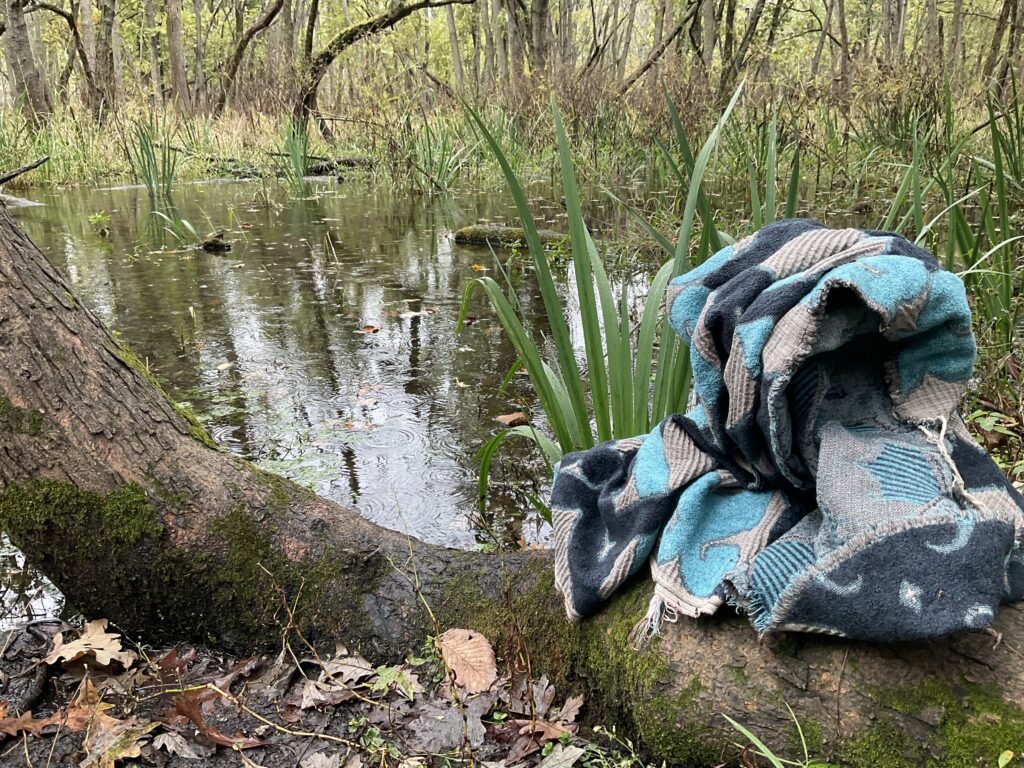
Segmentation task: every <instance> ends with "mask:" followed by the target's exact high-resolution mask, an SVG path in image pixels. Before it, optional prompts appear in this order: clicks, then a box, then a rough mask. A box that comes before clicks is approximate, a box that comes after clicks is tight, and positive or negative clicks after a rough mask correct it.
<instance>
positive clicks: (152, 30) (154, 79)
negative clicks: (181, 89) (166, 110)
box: [143, 0, 164, 107]
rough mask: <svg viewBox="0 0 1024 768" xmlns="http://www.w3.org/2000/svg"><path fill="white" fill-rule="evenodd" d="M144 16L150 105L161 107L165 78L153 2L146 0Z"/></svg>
mask: <svg viewBox="0 0 1024 768" xmlns="http://www.w3.org/2000/svg"><path fill="white" fill-rule="evenodd" d="M143 15H144V17H145V21H146V44H147V47H148V49H149V94H150V96H149V98H150V105H151V106H153V107H159V106H160V105H161V104H163V100H164V88H163V77H162V76H161V73H160V30H159V29H158V28H157V26H156V12H155V11H154V9H153V0H145V3H144V6H143Z"/></svg>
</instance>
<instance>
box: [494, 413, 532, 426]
mask: <svg viewBox="0 0 1024 768" xmlns="http://www.w3.org/2000/svg"><path fill="white" fill-rule="evenodd" d="M494 420H495V421H496V422H498V423H499V424H503V425H505V426H506V427H522V426H525V425H526V424H529V423H530V417H529V416H527V415H526V414H525V413H523V412H522V411H515V412H514V413H506V414H504V415H503V416H495V417H494Z"/></svg>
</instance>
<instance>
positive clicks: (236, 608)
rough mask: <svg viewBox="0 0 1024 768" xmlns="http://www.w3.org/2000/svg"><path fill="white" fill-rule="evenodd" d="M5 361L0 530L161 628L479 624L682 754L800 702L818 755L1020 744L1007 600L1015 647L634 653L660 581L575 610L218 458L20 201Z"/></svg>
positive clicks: (382, 630) (2, 248) (693, 627)
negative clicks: (24, 216)
mask: <svg viewBox="0 0 1024 768" xmlns="http://www.w3.org/2000/svg"><path fill="white" fill-rule="evenodd" d="M0 371H3V372H4V373H3V375H2V376H0V525H2V526H3V529H4V530H5V531H6V532H7V533H8V534H9V535H10V537H11V539H12V540H13V541H14V542H15V543H16V544H17V545H18V546H19V547H20V548H21V549H22V551H23V552H24V553H25V555H26V557H27V558H28V559H29V561H30V562H31V563H33V564H34V565H35V566H37V567H39V568H40V569H41V570H42V571H43V572H44V573H45V574H47V575H48V576H49V577H50V578H51V579H52V580H53V581H54V583H56V584H57V586H58V587H60V588H61V589H62V590H63V591H64V593H65V595H66V596H67V598H68V600H69V601H70V602H71V604H72V605H73V606H75V607H76V608H77V609H79V610H83V611H85V612H86V614H87V615H89V616H95V617H100V616H103V617H107V618H109V619H111V620H112V621H113V622H115V623H116V624H117V626H118V628H119V629H121V630H123V631H126V632H129V633H132V634H136V635H139V634H141V635H142V636H143V637H144V638H145V639H146V640H148V641H157V640H162V641H167V640H172V639H174V640H180V639H184V638H200V639H202V640H204V641H207V642H210V641H215V642H217V643H220V644H224V645H227V646H230V647H233V648H235V649H242V648H251V647H252V646H253V645H255V644H269V645H279V644H280V643H281V642H282V641H287V640H288V639H289V638H290V636H291V632H292V631H293V630H294V629H296V628H299V629H301V630H302V631H303V633H304V635H305V636H306V637H307V638H309V639H310V640H311V641H312V642H316V643H320V644H330V643H331V642H332V641H333V640H334V639H343V640H345V642H347V643H348V644H349V646H350V647H355V648H358V649H359V650H360V651H362V652H363V653H365V654H367V655H368V656H370V657H371V658H373V659H379V660H385V659H397V658H401V657H402V656H404V655H405V654H406V653H408V652H409V651H410V650H411V649H415V648H417V647H419V644H420V643H421V642H422V641H423V639H424V637H425V636H426V635H427V634H433V633H435V632H437V631H438V629H442V630H443V629H445V628H448V627H451V626H463V627H468V628H472V629H477V630H479V631H481V632H483V633H484V634H485V635H486V636H488V637H489V638H490V639H491V640H492V641H494V642H495V644H496V646H497V649H498V651H499V655H501V656H503V658H505V659H506V660H510V663H514V660H516V659H523V658H528V659H529V665H530V669H531V670H532V672H533V673H534V674H539V673H540V672H542V671H546V672H547V673H548V674H549V675H550V676H551V678H552V679H553V680H555V681H556V683H557V684H559V685H565V686H572V687H577V688H578V687H583V688H585V689H586V691H587V693H588V702H589V712H590V714H591V717H595V718H598V719H600V720H601V721H603V722H605V723H616V724H618V726H619V728H620V733H623V732H624V733H626V734H630V735H634V736H636V737H637V738H638V739H639V741H640V745H641V747H642V748H643V749H645V750H647V751H649V752H650V753H651V754H652V755H653V756H654V757H655V758H656V759H657V760H658V761H661V760H665V761H667V762H668V763H669V764H672V765H709V764H718V763H722V762H729V763H732V762H733V761H734V760H735V759H736V758H737V757H738V756H739V755H738V750H737V749H736V748H735V747H734V746H732V744H733V742H735V741H737V740H738V739H739V737H738V735H737V734H736V733H735V732H734V731H733V730H732V729H731V727H730V726H729V725H728V724H727V722H726V721H725V720H724V718H722V717H721V715H723V714H724V715H729V716H730V717H733V718H735V719H737V720H738V721H740V722H742V723H743V724H744V725H746V726H747V727H749V728H750V729H751V730H753V731H754V732H755V733H756V734H758V735H759V736H760V737H761V738H762V739H763V740H764V741H765V743H766V744H767V745H768V746H769V747H770V748H773V749H775V750H778V751H780V753H782V754H790V755H793V756H795V754H794V752H795V751H796V749H797V747H795V746H794V745H797V744H799V741H798V740H797V737H796V733H795V730H794V728H793V724H792V721H791V720H790V715H789V714H788V712H787V711H786V709H785V707H784V706H783V703H785V704H786V705H788V706H790V707H792V710H793V712H794V714H795V716H796V717H797V718H798V720H799V722H800V724H801V726H802V727H803V730H804V733H805V734H807V735H808V737H809V743H810V746H811V749H812V750H813V751H814V753H815V754H816V755H818V756H823V757H829V758H830V759H832V760H833V762H837V763H839V764H842V765H844V766H851V767H852V768H861V767H862V766H865V767H866V766H873V767H874V766H879V765H886V766H890V765H904V764H906V765H911V764H913V765H920V764H923V763H924V762H926V761H927V760H935V761H937V762H938V763H939V764H942V765H952V766H972V765H975V764H977V763H976V758H984V759H985V760H986V761H987V764H990V763H991V762H992V761H993V760H994V759H995V757H996V756H997V755H998V754H999V752H1000V751H1001V750H1002V749H1004V748H1018V747H1019V739H1020V733H1021V729H1022V728H1024V708H1022V703H1024V653H1022V652H1021V651H1020V650H1019V647H1018V644H1019V643H1020V641H1021V639H1022V638H1024V610H1022V609H1021V607H1020V606H1019V605H1017V606H1007V607H1004V608H1003V609H1002V611H1001V612H1000V615H999V617H998V620H997V623H996V626H997V628H998V629H999V630H1000V631H1001V632H1002V633H1003V637H1002V641H1001V642H998V643H997V642H995V641H994V640H993V639H992V638H991V637H988V636H986V635H962V636H957V637H954V638H950V639H946V640H941V641H934V642H930V643H916V644H903V645H872V644H866V643H853V642H848V641H844V640H840V639H837V638H828V637H821V636H810V635H785V636H780V637H773V638H771V639H769V640H768V641H767V642H759V641H758V639H757V637H756V635H755V633H754V632H753V630H752V629H751V627H750V626H749V624H748V623H747V622H746V621H745V620H743V619H739V618H737V617H735V616H731V617H730V616H720V617H716V618H713V619H710V620H702V621H693V620H689V619H681V620H680V621H679V622H678V623H675V624H668V625H666V626H665V629H664V631H663V635H662V637H661V638H660V639H659V640H656V641H655V646H654V647H653V648H650V649H648V650H646V651H643V652H636V651H633V650H632V649H630V648H629V646H628V639H627V638H628V634H629V630H630V628H631V627H632V626H633V624H634V623H635V622H636V621H637V620H638V619H639V618H640V617H641V616H642V615H643V614H644V612H645V609H646V604H647V600H648V598H649V597H650V593H651V585H650V583H649V581H648V580H647V579H646V578H640V579H637V580H634V581H633V582H632V583H631V584H630V585H629V586H628V587H627V588H626V589H624V590H623V591H622V592H621V593H620V594H619V595H618V596H617V597H616V598H615V599H614V600H613V601H612V602H611V603H610V605H609V606H608V607H607V608H606V609H605V610H604V611H603V612H602V613H601V614H599V615H598V616H596V617H594V618H592V619H588V620H587V621H584V622H581V623H578V624H571V623H569V622H567V621H566V620H565V618H564V614H563V612H562V605H561V600H560V599H558V598H557V597H556V596H555V594H554V592H553V589H552V583H553V579H552V575H551V567H550V566H551V562H550V558H549V557H548V556H547V555H546V553H543V552H540V553H537V552H534V553H516V554H506V555H492V554H484V553H479V552H462V551H455V550H450V549H445V548H442V547H437V546H433V545H428V544H424V543H422V542H419V541H417V540H415V539H410V538H407V537H405V536H403V535H401V534H398V533H395V532H392V531H386V530H383V529H381V528H379V527H377V526H375V525H373V524H371V523H369V522H367V521H366V520H364V519H362V518H361V517H359V515H358V514H356V513H354V512H352V511H351V510H348V509H346V508H343V507H341V506H339V505H337V504H334V503H333V502H329V501H326V500H325V499H322V498H319V497H317V496H316V495H314V494H313V493H311V492H310V491H308V490H305V489H303V488H301V487H299V486H297V485H295V484H294V483H291V482H289V481H287V480H284V479H283V478H279V477H275V476H272V475H269V474H266V473H264V472H261V471H260V470H258V469H256V468H255V467H253V466H252V465H251V464H249V463H247V462H245V461H243V460H241V459H239V458H237V457H234V456H232V455H230V454H229V453H227V452H224V451H222V450H219V449H218V448H217V447H216V446H215V445H213V444H212V442H211V441H210V439H209V437H208V436H207V435H206V433H205V432H204V431H203V430H202V428H201V427H199V426H198V425H197V424H195V423H194V422H191V421H190V420H189V419H188V418H187V417H186V416H185V415H184V414H183V413H182V412H181V411H180V410H179V409H178V408H177V407H176V406H175V405H174V404H173V403H172V402H171V401H170V400H169V399H168V398H167V397H166V395H164V394H163V392H162V391H160V390H159V388H158V385H156V384H155V382H154V380H153V379H152V377H151V376H150V375H149V374H148V373H147V372H146V370H145V367H144V365H143V364H142V363H140V362H139V361H138V360H137V359H136V358H135V357H133V356H132V355H131V354H130V353H128V352H127V351H126V350H125V349H123V348H122V347H120V346H119V344H118V342H117V341H116V340H115V339H114V338H113V337H112V336H111V335H110V334H109V333H108V332H107V331H106V330H105V329H104V328H103V327H102V326H101V325H100V323H99V322H98V321H97V320H96V318H95V317H94V316H93V315H92V314H91V313H90V312H89V311H88V310H87V309H86V308H85V307H84V306H83V305H82V303H81V302H80V301H79V299H78V298H77V297H76V296H75V294H74V290H73V288H72V287H71V285H70V284H69V283H68V282H67V281H66V280H65V279H64V277H63V276H62V275H61V274H60V273H59V272H58V271H57V270H55V269H54V268H53V267H52V266H51V265H50V264H49V263H48V262H47V261H46V259H45V257H44V256H43V255H42V254H41V253H40V252H39V251H38V250H37V249H36V248H35V247H34V246H33V245H32V243H31V242H30V241H29V240H28V239H27V238H26V237H25V236H24V234H22V233H21V232H20V231H19V230H18V229H17V227H16V226H15V225H14V224H13V222H12V221H11V219H10V218H9V216H8V215H7V213H6V211H4V210H0ZM285 605H286V606H287V607H288V609H289V610H288V611H287V612H286V611H285V610H284V609H283V608H282V606H285ZM426 606H430V612H428V611H427V610H426ZM435 622H436V623H435Z"/></svg>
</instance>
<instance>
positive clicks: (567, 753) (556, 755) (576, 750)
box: [537, 744, 586, 768]
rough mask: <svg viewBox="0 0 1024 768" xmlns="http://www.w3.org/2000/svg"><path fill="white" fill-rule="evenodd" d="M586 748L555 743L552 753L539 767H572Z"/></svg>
mask: <svg viewBox="0 0 1024 768" xmlns="http://www.w3.org/2000/svg"><path fill="white" fill-rule="evenodd" d="M585 751H586V750H584V749H582V748H580V747H572V746H568V747H566V746H563V745H561V744H557V745H555V748H554V749H552V750H551V754H549V755H548V756H547V757H545V758H544V759H543V760H542V761H541V762H540V764H539V765H538V766H537V768H572V766H574V765H575V764H576V761H577V760H579V759H580V758H581V757H582V756H583V753H584V752H585Z"/></svg>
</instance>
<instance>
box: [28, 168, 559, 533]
mask: <svg viewBox="0 0 1024 768" xmlns="http://www.w3.org/2000/svg"><path fill="white" fill-rule="evenodd" d="M311 192H312V194H311V195H310V196H309V197H308V198H307V199H304V200H298V201H296V200H286V199H285V197H284V195H283V194H282V193H281V192H280V191H279V190H274V189H271V190H269V191H268V190H267V189H266V188H265V187H263V186H261V185H260V184H258V183H257V184H204V185H195V186H189V187H182V188H181V189H180V190H179V192H178V194H177V197H176V204H175V206H174V207H173V208H168V209H165V210H163V211H162V215H160V216H155V215H154V214H153V213H152V212H151V211H150V209H149V201H148V199H147V198H146V195H145V193H144V192H143V191H141V190H138V189H124V188H122V189H111V190H100V191H87V190H75V191H68V192H58V193H53V194H44V195H38V196H37V197H36V199H37V200H39V201H40V202H43V203H45V206H43V207H33V208H21V209H18V210H17V211H16V215H17V217H18V219H19V220H20V222H21V223H22V225H23V226H24V227H25V229H26V230H27V231H28V233H29V235H30V236H31V237H32V238H33V240H35V242H36V243H37V244H38V245H39V246H40V248H41V249H42V250H43V252H44V253H46V254H47V256H48V257H49V258H50V259H52V260H53V261H54V262H55V263H56V264H58V265H59V266H61V267H63V268H64V269H65V270H66V271H67V273H68V275H69V277H70V279H71V281H72V282H73V284H74V285H75V287H76V289H77V291H78V292H79V294H80V295H81V296H82V299H83V301H85V303H86V304H87V305H88V306H89V307H90V308H91V309H92V310H93V311H94V312H95V313H96V314H97V315H98V316H99V317H100V318H101V319H102V320H103V321H104V322H105V323H106V324H107V325H108V326H109V327H110V328H112V329H114V330H115V331H116V332H117V333H119V334H120V336H121V338H122V339H123V340H124V341H125V342H126V343H127V344H128V345H129V346H130V347H131V348H132V349H133V350H134V351H135V352H136V353H137V354H138V356H139V357H140V358H141V359H143V360H144V361H146V362H147V364H148V365H149V366H150V368H151V370H152V371H153V372H154V373H155V374H156V375H157V377H159V378H160V379H161V381H163V382H165V383H166V385H167V387H168V390H169V391H170V393H171V395H172V396H173V397H175V398H176V399H178V400H180V401H184V402H187V403H188V404H190V405H191V407H192V408H193V409H194V410H195V411H196V412H197V414H198V415H199V417H200V418H201V420H202V421H203V422H204V423H205V424H207V425H208V427H209V428H210V430H211V432H212V434H213V435H214V436H215V438H216V439H217V440H218V441H219V442H220V443H221V444H222V445H224V446H226V447H227V448H229V449H230V450H232V451H234V452H236V453H238V454H240V455H243V456H246V457H248V458H251V459H253V460H255V461H257V462H259V463H260V464H261V465H263V466H265V467H267V468H268V469H271V470H274V471H278V472H282V473H284V474H287V475H289V476H291V477H293V478H295V479H297V480H299V481H300V482H303V483H305V484H307V485H309V486H310V487H312V488H314V489H315V490H317V491H318V492H319V493H321V494H323V495H325V496H328V497H330V498H332V499H335V500H337V501H340V502H343V503H345V504H349V505H352V506H354V507H356V508H357V509H358V510H359V511H360V512H361V513H362V514H363V515H365V516H366V517H368V518H369V519H371V520H373V521H375V522H377V523H380V524H381V525H385V526H388V527H391V528H395V529H398V530H403V531H408V532H409V533H411V534H414V535H416V536H418V537H420V538H423V539H426V540H428V541H432V542H437V543H443V544H448V545H454V546H462V547H469V546H474V545H475V543H476V542H478V541H480V540H481V539H482V538H483V536H482V534H481V532H480V530H479V528H478V527H474V525H473V524H472V523H471V514H472V512H473V510H474V507H475V501H476V468H475V466H474V464H473V461H472V456H473V453H474V452H475V451H476V449H477V448H478V447H479V445H480V443H481V442H482V441H483V440H484V439H485V438H486V437H487V436H488V435H489V434H491V433H492V432H493V429H494V427H495V424H494V422H493V417H494V416H496V415H499V414H501V413H506V412H508V411H509V410H510V409H512V408H515V409H522V407H523V405H524V403H525V404H527V405H529V403H530V402H531V401H530V400H529V399H528V390H527V388H526V387H525V385H524V383H523V381H522V379H517V380H516V381H514V382H513V385H512V387H511V388H510V390H509V391H508V392H506V393H504V394H502V395H499V393H498V392H497V387H498V385H499V383H500V381H501V379H502V377H503V376H504V374H505V373H506V372H507V371H508V369H509V368H510V366H511V365H512V364H513V362H514V361H515V355H514V351H513V349H512V347H511V345H510V344H509V343H508V342H507V341H506V339H505V338H504V336H503V334H502V333H501V331H500V327H499V326H498V324H497V322H496V321H495V320H494V319H493V315H492V313H491V312H490V311H489V310H488V309H487V307H486V306H485V304H484V300H483V297H482V296H478V297H477V298H476V299H475V300H474V306H473V308H472V309H471V312H472V313H473V314H475V315H476V317H477V318H479V319H478V320H477V321H476V322H473V323H472V324H470V325H468V326H467V327H466V328H465V329H464V330H463V331H462V332H461V333H460V334H458V335H456V334H455V320H456V315H457V312H458V306H459V302H460V300H461V297H462V294H463V291H464V289H465V286H466V285H467V283H468V282H469V281H471V280H472V279H473V278H475V277H477V276H479V274H481V272H480V269H481V268H483V269H486V270H490V274H492V275H494V276H495V277H497V278H498V279H499V280H500V279H503V278H501V277H500V275H499V273H498V272H497V270H496V265H495V263H494V257H493V256H492V254H490V253H489V252H487V251H481V250H478V249H465V248H462V247H460V246H456V245H454V244H453V242H452V240H451V237H450V232H451V230H452V229H453V228H456V227H458V226H462V225H464V224H468V223H473V222H476V221H481V220H492V221H499V222H500V221H512V220H514V211H513V209H512V208H511V206H510V205H509V203H508V202H507V201H506V200H505V199H504V198H503V197H501V196H498V195H487V194H483V195H481V194H474V195H472V196H467V197H459V198H454V199H431V198H427V197H414V196H408V195H404V194H397V193H395V194H392V193H389V192H388V191H384V190H368V189H361V188H349V187H346V186H337V185H335V184H334V183H333V182H323V183H318V184H314V185H313V186H312V187H311ZM556 205H557V204H556ZM546 207H547V208H549V209H550V208H551V207H552V206H551V204H550V203H548V204H547V206H546ZM100 212H103V213H105V215H106V216H107V217H109V222H108V223H107V222H106V220H105V219H104V218H103V217H94V220H93V222H90V221H89V216H90V215H91V214H94V213H100ZM548 213H550V211H548ZM556 214H557V211H556ZM97 219H102V220H103V221H104V224H103V225H102V226H97V223H96V221H97ZM192 229H194V230H196V231H198V232H199V233H200V234H201V235H202V234H205V233H206V232H208V231H213V230H221V229H223V230H225V232H226V235H225V236H226V239H228V240H229V241H231V242H232V244H233V249H232V250H231V251H230V252H229V253H226V254H208V253H204V252H202V251H196V250H194V249H191V248H188V247H186V242H191V241H194V237H193V236H192V235H191V234H190V230H192ZM100 230H102V231H100ZM528 284H529V281H527V280H524V281H522V285H521V286H520V288H519V290H518V293H519V294H520V301H521V303H522V305H523V308H524V311H526V312H527V313H528V314H530V315H536V314H537V311H538V310H539V307H540V302H539V299H538V297H536V296H534V295H533V293H532V291H531V290H529V289H528V288H526V287H524V286H527V285H528ZM538 331H539V332H543V331H544V329H543V328H542V327H541V328H538ZM538 415H539V414H538ZM520 464H521V462H520ZM505 472H506V473H512V474H513V475H515V474H516V473H518V474H526V475H528V474H529V473H523V471H522V467H521V466H516V467H506V468H505ZM508 490H509V489H508V488H506V489H505V491H506V492H505V493H504V494H501V493H500V494H499V501H500V500H501V499H502V498H503V499H504V500H505V503H506V504H507V505H508V509H507V510H506V511H508V512H512V511H513V509H514V508H515V509H518V508H519V507H520V504H519V502H520V501H521V499H517V498H516V496H515V494H514V493H513V494H510V493H508ZM513 516H514V515H513ZM512 535H513V536H514V537H515V536H518V535H519V532H518V531H515V532H514V533H513V534H512ZM527 538H531V536H530V535H527Z"/></svg>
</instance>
